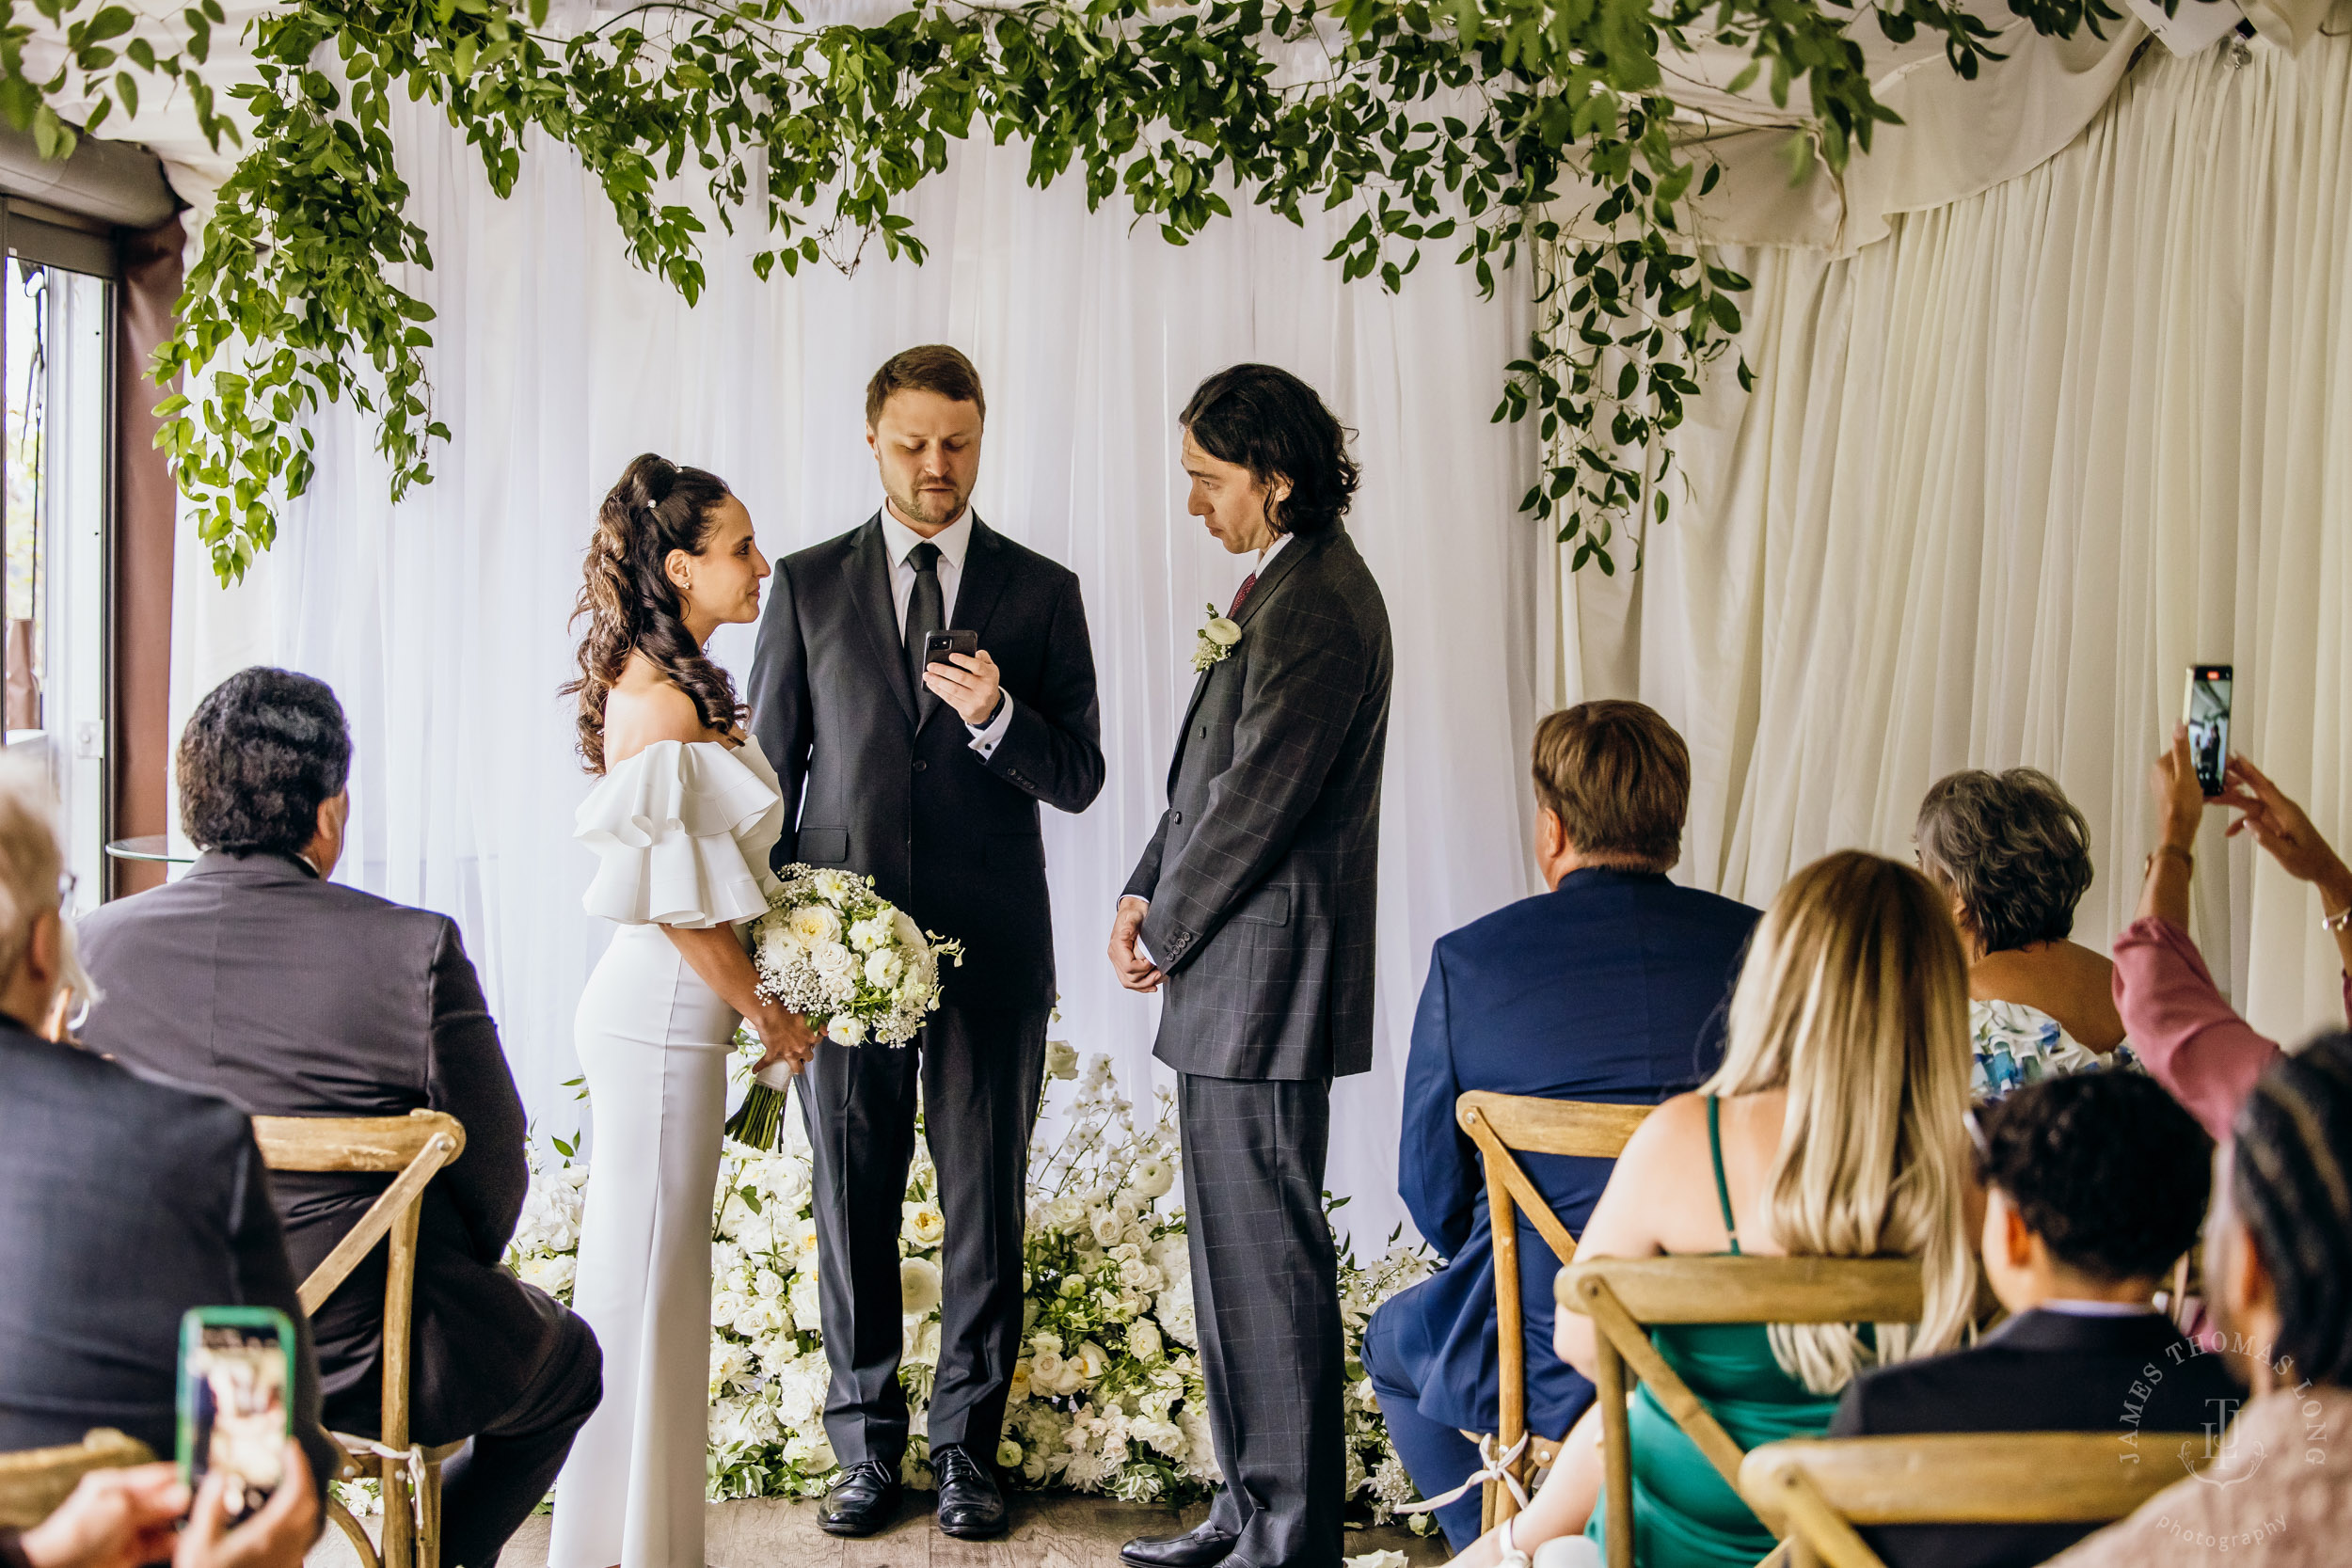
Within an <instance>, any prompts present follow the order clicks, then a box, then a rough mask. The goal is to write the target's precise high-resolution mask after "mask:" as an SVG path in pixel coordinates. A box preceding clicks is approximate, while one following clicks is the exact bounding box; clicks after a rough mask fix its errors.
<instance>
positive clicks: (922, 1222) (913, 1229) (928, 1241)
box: [898, 1199, 947, 1252]
mask: <svg viewBox="0 0 2352 1568" xmlns="http://www.w3.org/2000/svg"><path fill="white" fill-rule="evenodd" d="M898 1209H899V1212H900V1213H901V1214H902V1215H903V1216H904V1219H903V1222H902V1223H901V1224H900V1226H899V1227H898V1233H899V1234H900V1235H902V1236H904V1237H905V1238H906V1242H907V1244H908V1245H909V1246H911V1247H914V1249H915V1250H916V1251H918V1252H929V1251H930V1249H931V1248H933V1247H935V1246H937V1245H938V1244H939V1243H940V1242H941V1240H942V1239H943V1238H945V1237H946V1234H947V1216H946V1214H944V1213H942V1212H940V1209H939V1205H938V1204H936V1203H932V1202H930V1201H929V1200H928V1199H926V1200H924V1201H922V1202H913V1201H910V1202H907V1203H902V1204H900V1205H899V1206H898Z"/></svg>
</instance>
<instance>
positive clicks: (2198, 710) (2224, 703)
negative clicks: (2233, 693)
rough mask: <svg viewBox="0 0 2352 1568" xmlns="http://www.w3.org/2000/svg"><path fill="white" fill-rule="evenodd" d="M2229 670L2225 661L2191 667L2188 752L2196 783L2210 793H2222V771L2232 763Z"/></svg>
mask: <svg viewBox="0 0 2352 1568" xmlns="http://www.w3.org/2000/svg"><path fill="white" fill-rule="evenodd" d="M2230 674H2231V669H2230V666H2229V665H2226V664H2192V665H2190V666H2189V670H2188V701H2187V704H2186V712H2185V715H2184V717H2185V720H2186V721H2187V723H2188V754H2189V758H2190V760H2191V761H2193V762H2194V763H2195V764H2196V765H2197V783H2198V784H2199V785H2200V787H2201V788H2202V789H2203V790H2204V792H2205V793H2206V794H2207V795H2218V794H2220V793H2221V773H2222V769H2223V768H2227V767H2228V766H2229V763H2230Z"/></svg>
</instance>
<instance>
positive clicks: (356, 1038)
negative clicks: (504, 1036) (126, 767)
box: [81, 668, 604, 1568]
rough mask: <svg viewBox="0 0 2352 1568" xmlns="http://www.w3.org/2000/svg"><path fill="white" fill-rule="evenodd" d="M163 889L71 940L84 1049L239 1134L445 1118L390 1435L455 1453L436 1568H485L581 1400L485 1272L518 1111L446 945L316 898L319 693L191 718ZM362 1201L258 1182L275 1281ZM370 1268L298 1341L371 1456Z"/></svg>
mask: <svg viewBox="0 0 2352 1568" xmlns="http://www.w3.org/2000/svg"><path fill="white" fill-rule="evenodd" d="M176 762H177V773H178V777H179V784H180V809H181V818H182V820H183V823H184V824H185V825H186V827H187V830H188V836H189V837H190V838H191V839H193V840H195V841H196V843H197V844H198V846H199V847H201V848H202V849H203V850H204V853H203V855H202V856H201V857H199V859H198V861H197V863H196V864H195V865H194V866H193V867H192V868H190V870H189V872H188V874H187V876H185V877H183V878H182V879H180V880H178V881H176V882H170V883H167V884H166V885H165V886H163V887H159V888H154V889H152V890H151V891H149V892H146V893H142V894H139V895H135V896H134V897H130V898H121V899H117V900H116V901H115V902H113V903H111V904H106V905H103V906H102V907H100V908H99V909H97V910H95V911H91V913H90V914H89V915H88V916H87V918H86V919H84V920H83V922H82V926H81V937H82V942H83V946H84V950H85V952H86V954H87V960H88V964H89V970H90V974H91V976H92V978H94V979H95V980H96V981H97V983H98V987H99V990H100V992H101V993H102V995H101V1000H100V1001H99V1003H98V1005H97V1006H95V1007H93V1008H92V1009H91V1011H90V1016H89V1021H88V1022H87V1025H86V1026H85V1029H84V1035H85V1037H86V1038H87V1040H88V1042H89V1044H90V1046H91V1047H92V1048H93V1049H95V1050H98V1051H102V1052H104V1053H106V1054H108V1055H110V1056H114V1057H116V1058H118V1059H119V1060H120V1061H123V1062H125V1063H128V1064H130V1065H132V1066H134V1067H135V1068H139V1069H145V1070H147V1071H149V1072H152V1073H158V1074H163V1075H167V1076H169V1077H171V1078H174V1079H177V1080H179V1081H181V1082H183V1083H187V1084H194V1085H200V1086H201V1087H203V1088H206V1089H209V1090H211V1091H212V1092H213V1093H215V1094H217V1095H220V1096H222V1097H223V1098H225V1099H227V1100H230V1101H233V1102H234V1103H235V1104H237V1105H238V1106H239V1107H241V1108H242V1109H243V1110H245V1111H246V1112H247V1113H249V1114H251V1115H255V1116H275V1117H397V1116H405V1115H406V1114H407V1113H408V1112H410V1111H412V1110H418V1109H428V1110H435V1111H446V1112H448V1113H450V1114H451V1115H452V1116H454V1117H456V1118H457V1119H458V1120H459V1121H460V1122H462V1123H464V1124H465V1129H466V1149H465V1152H464V1153H463V1154H462V1155H460V1156H459V1157H458V1159H457V1162H456V1164H453V1165H451V1166H450V1167H449V1168H448V1169H447V1170H445V1171H443V1172H441V1173H440V1174H439V1175H438V1176H437V1177H435V1178H434V1179H433V1181H432V1184H431V1185H430V1186H428V1187H426V1188H425V1190H424V1202H423V1206H422V1209H423V1212H422V1217H421V1224H420V1226H419V1229H418V1235H417V1283H416V1318H415V1326H414V1331H413V1334H412V1337H411V1339H410V1345H409V1353H410V1363H409V1365H410V1380H411V1390H412V1395H413V1403H412V1405H411V1416H410V1423H411V1424H410V1432H411V1433H412V1434H413V1436H414V1437H415V1439H416V1441H418V1442H420V1443H425V1444H437V1443H453V1442H457V1441H460V1440H464V1439H471V1442H470V1443H469V1446H468V1448H467V1449H466V1450H465V1451H464V1452H463V1453H461V1454H460V1455H459V1456H458V1457H457V1458H456V1459H454V1460H453V1461H452V1462H451V1464H450V1465H449V1466H448V1467H447V1468H446V1469H445V1470H444V1471H443V1490H442V1499H441V1506H442V1521H443V1528H442V1544H441V1560H442V1561H443V1562H445V1563H449V1564H452V1565H453V1568H489V1565H490V1564H492V1563H495V1562H496V1561H497V1560H498V1557H499V1552H500V1549H501V1547H503V1546H504V1545H505V1544H506V1541H507V1538H508V1537H509V1536H511V1535H513V1534H514V1532H515V1530H516V1528H517V1527H519V1526H520V1525H521V1524H522V1522H523V1521H524V1520H525V1519H526V1518H529V1517H530V1515H531V1511H532V1509H533V1508H535V1507H536V1506H538V1503H539V1500H540V1499H541V1498H543V1497H546V1496H547V1494H548V1485H549V1484H550V1483H551V1482H552V1481H554V1479H555V1473H556V1471H557V1470H559V1469H560V1468H562V1466H563V1464H564V1455H565V1454H566V1453H568V1452H569V1451H570V1449H571V1446H572V1437H573V1434H574V1433H577V1432H578V1431H579V1430H580V1426H581V1424H582V1423H584V1422H585V1421H586V1420H587V1419H588V1417H589V1415H590V1413H591V1412H592V1411H594V1410H595V1409H596V1402H597V1400H598V1399H599V1398H601V1397H602V1394H603V1387H604V1386H603V1356H602V1354H600V1352H599V1351H598V1349H597V1346H596V1336H595V1335H594V1334H592V1333H591V1332H590V1331H589V1328H588V1325H587V1323H585V1322H584V1321H582V1320H581V1319H580V1318H578V1317H576V1316H574V1315H573V1314H572V1313H571V1312H569V1311H568V1310H566V1309H565V1308H564V1307H562V1306H561V1305H559V1304H558V1303H557V1302H555V1301H554V1300H552V1299H551V1298H549V1297H548V1295H547V1294H546V1293H545V1292H544V1291H538V1290H535V1289H533V1288H532V1287H531V1286H529V1285H526V1284H524V1283H523V1282H522V1281H520V1280H518V1279H516V1277H515V1276H514V1275H512V1274H509V1273H508V1272H507V1271H506V1268H505V1265H504V1263H503V1261H502V1259H503V1257H504V1254H505V1251H506V1244H507V1243H508V1242H509V1241H510V1240H511V1239H512V1238H513V1236H514V1233H515V1223H516V1219H517V1217H518V1216H519V1215H520V1214H521V1212H522V1206H523V1196H524V1191H525V1188H526V1186H527V1184H528V1180H529V1171H528V1166H527V1161H526V1156H525V1153H524V1135H525V1128H524V1121H523V1107H522V1101H520V1100H519V1099H518V1098H517V1097H516V1093H515V1080H514V1078H513V1077H512V1075H510V1074H509V1072H508V1071H507V1067H506V1057H505V1054H504V1053H503V1052H501V1050H500V1048H499V1037H498V1027H497V1025H495V1024H494V1023H492V1022H491V1021H490V1014H489V1010H488V1008H487V1006H486V1005H485V1003H484V1001H483V996H482V986H481V983H480V981H479V980H477V979H476V977H475V975H474V969H473V964H472V962H471V961H470V960H469V959H468V958H467V957H466V950H465V946H464V944H463V943H462V942H460V941H459V940H458V935H457V927H456V926H455V924H454V923H453V922H452V921H451V920H450V918H449V917H448V916H447V915H443V914H437V913H435V912H433V911H430V910H414V909H409V908H407V907H406V906H405V905H401V904H395V903H392V902H391V901H390V900H389V899H384V898H378V897H376V896H374V895H373V894H368V893H363V892H361V891H360V890H359V889H358V888H355V887H347V886H345V885H343V884H342V883H340V882H334V881H330V880H328V878H329V877H330V876H332V875H333V873H334V869H335V864H336V862H337V859H338V858H339V857H340V856H341V854H342V839H343V823H344V819H345V814H346V812H347V810H348V808H349V803H350V802H349V797H348V795H347V794H346V792H345V790H344V780H345V777H346V775H347V773H348V772H349V769H350V764H351V736H350V733H349V732H348V731H347V730H346V729H345V728H344V725H343V712H342V705H341V704H339V703H338V702H336V700H335V693H334V692H333V691H332V690H330V689H328V687H327V685H326V682H324V681H320V680H314V679H312V678H311V677H310V676H308V675H301V674H295V673H293V672H291V671H287V670H270V669H262V668H255V669H250V670H241V671H239V672H238V673H236V674H233V675H231V676H230V677H229V678H228V679H227V680H225V681H223V682H222V683H221V684H220V685H219V686H217V687H215V689H213V690H212V691H211V692H210V693H209V694H207V695H206V697H205V698H204V700H203V701H202V702H201V703H199V704H198V705H197V709H196V712H195V713H194V714H193V715H191V716H190V718H189V720H188V724H187V729H186V730H185V731H184V732H183V735H182V736H181V738H180V751H179V755H178V757H177V759H176ZM387 1180H388V1179H387V1178H385V1177H381V1176H352V1175H339V1174H323V1175H295V1174H290V1173H284V1172H280V1173H277V1174H274V1175H272V1176H271V1178H270V1180H269V1181H268V1182H267V1184H266V1187H267V1191H268V1192H269V1194H270V1195H271V1196H272V1198H273V1199H274V1201H275V1203H276V1205H277V1209H278V1216H279V1218H280V1220H281V1221H282V1223H283V1224H284V1227H285V1236H286V1251H287V1253H288V1254H289V1255H290V1256H291V1258H292V1259H293V1262H294V1269H295V1270H296V1271H297V1274H299V1275H307V1274H309V1273H310V1270H312V1269H314V1268H316V1267H317V1266H318V1265H319V1263H320V1261H321V1260H322V1259H325V1258H326V1255H327V1253H328V1252H330V1251H331V1250H333V1248H334V1246H335V1244H336V1243H338V1242H340V1241H342V1238H343V1233H344V1232H345V1231H347V1230H349V1229H350V1228H351V1227H353V1226H354V1225H356V1224H358V1220H359V1217H360V1216H361V1215H362V1214H364V1213H366V1212H367V1210H368V1208H369V1206H370V1205H371V1204H373V1202H374V1201H375V1198H376V1195H377V1194H379V1193H381V1192H382V1191H383V1190H384V1187H385V1185H386V1182H387ZM385 1267H386V1264H385V1250H384V1248H382V1247H381V1246H379V1247H377V1248H375V1249H374V1251H373V1252H372V1253H371V1254H370V1255H369V1256H368V1257H367V1258H366V1259H363V1260H362V1261H361V1262H360V1264H359V1266H358V1269H356V1270H354V1271H353V1273H352V1275H351V1277H350V1278H349V1279H347V1280H345V1281H344V1282H343V1284H342V1286H341V1287H340V1288H339V1289H338V1290H337V1291H335V1293H334V1294H332V1295H330V1296H328V1297H327V1298H326V1301H325V1302H323V1303H322V1304H321V1305H320V1307H319V1310H318V1314H317V1316H316V1318H315V1319H314V1320H313V1321H312V1323H311V1325H310V1326H311V1328H312V1330H313V1332H314V1333H315V1334H316V1336H317V1340H318V1358H319V1368H320V1371H321V1373H322V1377H323V1382H324V1385H325V1389H326V1421H327V1424H328V1425H329V1426H330V1427H331V1428H333V1429H334V1430H335V1431H338V1432H348V1433H359V1434H361V1435H365V1436H374V1435H376V1434H377V1433H378V1431H379V1427H380V1422H381V1418H382V1410H381V1408H380V1405H381V1402H382V1389H383V1376H384V1270H385Z"/></svg>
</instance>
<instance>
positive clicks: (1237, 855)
mask: <svg viewBox="0 0 2352 1568" xmlns="http://www.w3.org/2000/svg"><path fill="white" fill-rule="evenodd" d="M1237 619H1238V620H1239V622H1240V625H1241V628H1242V635H1241V641H1239V642H1238V643H1236V644H1234V646H1233V650H1232V653H1230V654H1229V655H1227V656H1226V657H1224V658H1222V659H1220V660H1218V661H1217V662H1216V663H1215V664H1212V665H1210V666H1209V668H1208V669H1207V670H1205V671H1203V672H1202V673H1201V674H1200V679H1199V680H1198V681H1197V682H1196V683H1195V684H1194V686H1193V690H1192V703H1191V705H1190V706H1188V707H1187V708H1186V709H1185V710H1184V728H1183V729H1182V730H1181V731H1180V732H1179V733H1178V735H1177V736H1176V756H1175V760H1174V761H1172V762H1171V763H1170V764H1169V765H1168V810H1167V811H1166V812H1164V813H1162V814H1161V816H1160V825H1159V829H1158V831H1157V832H1154V833H1152V842H1151V844H1150V845H1148V846H1147V847H1145V849H1144V851H1143V858H1142V859H1141V860H1140V861H1138V862H1137V863H1136V869H1135V874H1134V875H1133V876H1131V877H1130V878H1128V879H1127V889H1126V891H1127V892H1128V893H1130V894H1132V895H1135V896H1136V897H1139V898H1148V899H1150V900H1151V901H1152V909H1151V912H1150V913H1149V914H1147V915H1146V916H1145V917H1144V922H1143V940H1144V946H1145V948H1146V949H1147V950H1148V951H1149V952H1150V954H1151V955H1152V959H1153V961H1154V962H1156V963H1157V964H1158V965H1159V966H1160V968H1161V969H1162V970H1163V971H1165V972H1166V973H1167V974H1168V982H1167V984H1166V986H1165V988H1164V1002H1163V1005H1162V1006H1161V1009H1160V1036H1159V1043H1158V1046H1157V1048H1156V1049H1155V1051H1154V1054H1155V1055H1157V1056H1158V1057H1159V1059H1160V1060H1161V1061H1163V1062H1166V1063H1167V1064H1168V1066H1169V1067H1172V1068H1174V1069H1176V1070H1177V1071H1179V1072H1190V1073H1198V1074H1200V1075H1202V1076H1204V1077H1210V1078H1252V1079H1316V1078H1332V1077H1337V1076H1341V1075H1343V1074H1346V1073H1351V1072H1363V1071H1365V1070H1367V1069H1370V1068H1371V1066H1372V1008H1373V1002H1372V976H1373V962H1374V958H1375V952H1374V920H1373V916H1374V907H1375V903H1376V901H1377V897H1378V894H1379V871H1380V865H1379V861H1380V767H1381V761H1382V758H1383V756H1384V755H1385V753H1386V752H1387V750H1388V738H1389V676H1390V668H1391V656H1390V648H1389V610H1388V606H1387V604H1386V603H1385V602H1383V600H1382V599H1381V597H1380V585H1379V584H1378V583H1376V582H1375V581H1374V580H1373V578H1372V572H1371V569H1370V568H1368V567H1367V566H1365V564H1364V558H1363V557H1362V556H1361V555H1359V554H1358V553H1357V550H1356V545H1355V541H1353V540H1351V539H1349V538H1348V536H1347V533H1346V531H1344V530H1343V529H1339V528H1334V529H1333V530H1331V531H1329V532H1327V533H1321V534H1313V535H1308V536H1304V537H1299V538H1295V539H1293V540H1292V541H1291V542H1290V543H1289V544H1287V545H1285V546H1282V548H1281V550H1280V551H1279V553H1278V554H1277V555H1276V556H1275V557H1274V559H1273V560H1272V561H1270V562H1267V563H1266V568H1265V570H1264V572H1263V573H1262V574H1261V575H1260V576H1259V578H1258V582H1257V586H1256V587H1255V588H1253V589H1251V591H1250V594H1249V597H1248V599H1246V600H1244V601H1243V604H1242V608H1241V614H1240V615H1239V616H1238V617H1237Z"/></svg>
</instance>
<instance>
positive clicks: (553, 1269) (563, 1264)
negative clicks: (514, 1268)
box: [522, 1252, 573, 1296]
mask: <svg viewBox="0 0 2352 1568" xmlns="http://www.w3.org/2000/svg"><path fill="white" fill-rule="evenodd" d="M572 1269H573V1260H572V1255H571V1254H570V1253H567V1252H562V1253H556V1254H553V1255H551V1256H548V1257H542V1258H533V1259H532V1260H531V1261H530V1262H528V1263H525V1264H524V1265H523V1267H522V1276H523V1283H524V1284H526V1285H536V1286H537V1287H539V1289H541V1290H542V1291H546V1292H547V1293H548V1294H549V1295H551V1296H560V1295H562V1294H563V1293H564V1291H568V1290H570V1289H571V1288H572Z"/></svg>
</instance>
